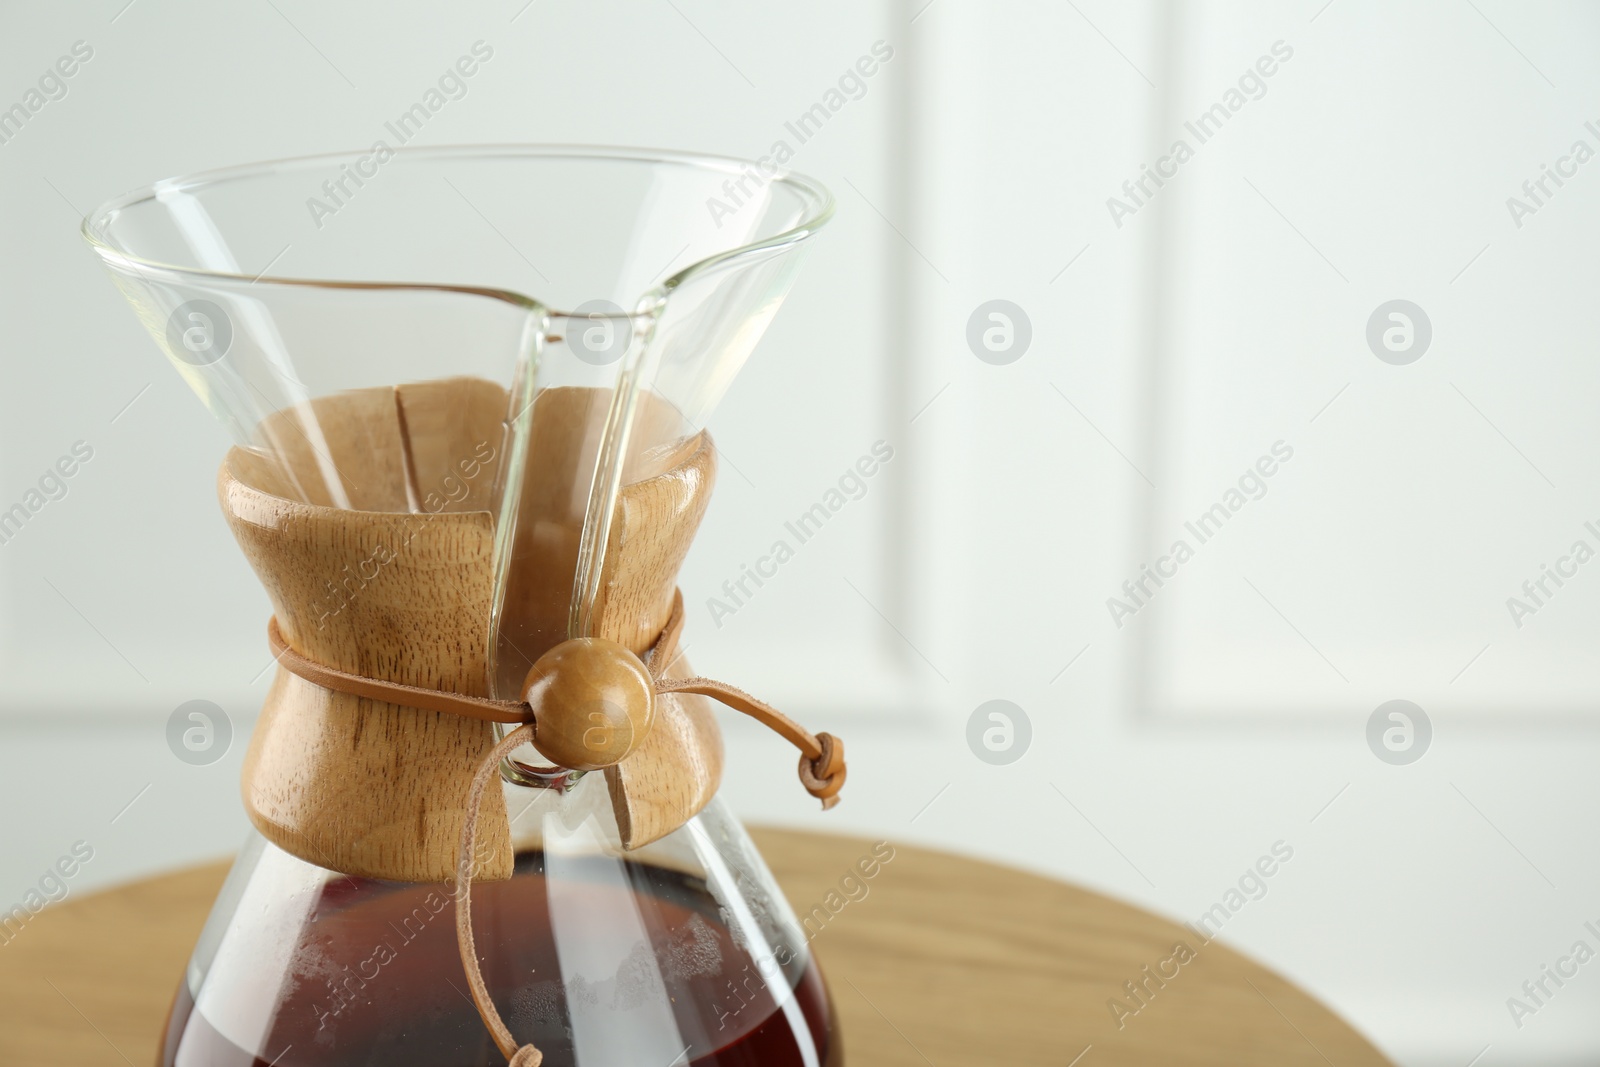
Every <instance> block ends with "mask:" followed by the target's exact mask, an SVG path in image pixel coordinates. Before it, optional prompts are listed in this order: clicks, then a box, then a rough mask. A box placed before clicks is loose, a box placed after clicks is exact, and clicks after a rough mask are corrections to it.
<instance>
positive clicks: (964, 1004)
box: [0, 830, 1388, 1067]
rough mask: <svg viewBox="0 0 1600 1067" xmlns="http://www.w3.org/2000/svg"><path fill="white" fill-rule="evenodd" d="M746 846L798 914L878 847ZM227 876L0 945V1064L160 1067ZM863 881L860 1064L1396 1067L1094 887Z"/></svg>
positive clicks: (120, 896)
mask: <svg viewBox="0 0 1600 1067" xmlns="http://www.w3.org/2000/svg"><path fill="white" fill-rule="evenodd" d="M754 836H755V838H756V841H757V843H758V844H759V845H760V846H761V849H762V851H763V852H764V853H765V855H766V857H767V860H768V862H769V863H770V864H771V866H772V869H773V871H774V872H775V873H776V874H777V876H778V881H779V882H781V883H782V885H783V888H784V891H785V892H786V893H787V894H788V896H789V899H790V901H792V902H793V903H794V904H795V910H796V911H797V912H800V913H802V914H803V913H805V912H807V911H809V910H810V908H811V905H812V904H814V903H821V902H823V901H824V900H825V898H826V897H827V894H828V893H829V891H830V890H833V889H836V888H837V886H838V882H839V879H840V878H841V877H843V876H844V875H845V873H846V872H847V871H848V870H849V869H850V868H851V867H852V865H854V863H855V862H856V860H857V859H858V858H860V857H861V856H863V855H865V854H866V853H867V852H868V851H869V849H870V847H871V846H870V845H869V844H868V843H867V842H864V841H858V840H853V839H851V838H844V837H830V836H821V835H816V834H802V833H791V832H784V831H776V830H758V831H756V832H755V834H754ZM225 869H226V867H225V865H216V866H207V867H199V868H195V869H193V870H187V871H181V872H178V873H176V874H170V875H164V876H162V877H159V878H152V879H149V880H147V881H143V882H136V883H134V884H132V885H127V886H123V887H121V888H119V889H113V890H110V891H107V892H102V893H98V894H93V895H89V896H86V897H83V898H82V899H72V900H68V901H67V902H66V903H63V904H61V905H59V906H56V907H54V908H51V909H49V910H48V911H46V912H43V913H41V914H40V915H39V916H38V917H37V918H35V919H34V920H33V921H32V922H31V923H29V924H28V925H27V926H26V927H24V928H23V929H22V931H21V933H20V935H19V936H18V937H17V938H16V939H15V940H14V941H13V942H12V943H10V944H8V945H4V946H0V1004H3V1005H4V1006H5V1007H4V1011H3V1019H4V1021H3V1023H0V1064H8V1065H10V1064H16V1065H19V1067H20V1065H28V1067H35V1065H37V1067H46V1065H48V1067H74V1065H77V1064H85V1065H87V1064H96V1065H100V1064H122V1063H124V1062H126V1063H128V1064H131V1065H133V1067H145V1065H147V1064H153V1063H154V1062H155V1054H156V1041H157V1037H158V1034H159V1032H160V1029H161V1024H162V1021H163V1017H164V1015H165V1014H166V1010H167V1006H168V1003H169V1002H170V1000H171V998H172V992H173V989H174V988H175V987H176V983H177V981H178V978H179V976H180V975H181V974H182V973H183V968H184V964H185V962H186V961H187V958H188V954H189V949H190V947H191V946H192V945H193V943H194V940H195V937H196V935H197V934H198V933H199V930H200V924H201V922H202V921H203V920H204V919H205V916H206V912H207V910H208V909H209V907H210V905H211V901H212V898H213V897H214V896H215V895H216V892H217V888H218V886H219V885H220V883H221V881H222V876H223V873H224V871H225ZM868 886H869V892H868V895H867V896H866V897H865V898H863V899H859V900H856V901H853V902H851V903H849V904H847V905H846V906H845V907H844V908H843V909H842V910H841V911H840V912H839V913H838V915H837V916H836V917H834V918H833V919H832V920H831V921H830V922H829V923H828V924H827V925H826V926H825V927H824V928H822V930H821V931H820V933H818V934H817V936H816V939H815V940H814V941H813V942H812V944H813V947H814V948H815V950H816V952H817V955H818V957H819V958H820V959H821V961H822V965H823V968H824V970H825V971H826V973H827V976H828V980H829V983H830V985H831V986H832V988H833V996H834V1001H835V1003H836V1004H837V1006H838V1008H839V1014H840V1016H841V1026H842V1028H843V1033H844V1044H845V1052H846V1058H847V1060H848V1062H849V1063H850V1064H851V1065H852V1067H901V1065H904V1067H926V1065H940V1067H953V1065H957V1064H962V1065H966V1064H982V1065H984V1067H1011V1065H1024V1064H1026V1065H1030V1067H1033V1065H1041V1067H1042V1065H1052V1067H1068V1065H1069V1064H1070V1065H1077V1067H1109V1065H1113V1064H1160V1065H1182V1067H1188V1065H1201V1064H1208V1065H1216V1067H1251V1065H1255V1064H1260V1065H1263V1067H1269V1065H1270V1067H1290V1065H1294V1064H1307V1065H1318V1067H1327V1065H1329V1064H1337V1065H1338V1067H1356V1065H1358V1064H1386V1063H1388V1061H1387V1060H1386V1059H1384V1057H1383V1056H1382V1055H1381V1054H1379V1053H1378V1051H1377V1050H1376V1049H1374V1048H1373V1047H1372V1046H1371V1045H1370V1044H1368V1043H1367V1042H1366V1041H1365V1040H1364V1039H1363V1038H1362V1037H1361V1036H1360V1035H1359V1034H1357V1033H1356V1032H1355V1031H1354V1030H1353V1029H1351V1028H1350V1027H1349V1026H1348V1025H1347V1024H1346V1023H1344V1022H1343V1021H1341V1020H1340V1019H1339V1018H1338V1017H1337V1016H1336V1015H1334V1014H1333V1013H1332V1012H1330V1011H1329V1010H1328V1009H1327V1008H1325V1007H1323V1006H1322V1005H1320V1004H1318V1003H1317V1002H1316V1001H1315V1000H1313V999H1312V998H1311V997H1309V996H1307V995H1306V994H1305V993H1302V992H1301V991H1300V990H1299V989H1297V988H1295V987H1294V986H1293V985H1291V984H1290V983H1289V982H1287V981H1285V980H1284V979H1282V978H1280V977H1278V976H1277V975H1275V974H1273V973H1272V972H1271V971H1268V970H1267V969H1265V968H1264V967H1261V966H1260V965H1258V964H1255V963H1252V962H1251V961H1249V960H1247V959H1245V958H1244V957H1243V956H1240V955H1239V954H1238V953H1236V952H1232V951H1230V950H1228V949H1226V948H1224V947H1222V945H1220V944H1216V943H1212V944H1208V945H1202V944H1201V943H1200V942H1199V940H1198V939H1197V938H1196V937H1195V935H1194V934H1193V933H1192V932H1191V931H1188V930H1185V929H1184V928H1182V927H1180V926H1176V925H1174V924H1172V923H1169V922H1167V921H1166V920H1163V919H1158V918H1156V917H1154V916H1152V915H1149V914H1147V913H1145V912H1142V911H1140V910H1138V909H1137V908H1133V907H1130V906H1128V905H1126V904H1120V903H1118V902H1116V901H1114V900H1111V899H1108V898H1106V897H1103V896H1100V895H1098V894H1095V893H1090V892H1087V891H1085V890H1083V889H1078V888H1076V887H1074V886H1070V885H1064V884H1062V883H1060V882H1054V881H1050V880H1048V879H1045V878H1039V877H1035V876H1033V875H1028V874H1022V873H1020V872H1017V871H1013V870H1007V869H1005V868H1002V867H996V866H992V865H990V864H986V863H978V862H974V861H972V860H966V859H960V858H958V857H955V856H950V855H945V854H942V853H937V852H930V851H925V850H922V849H916V848H907V847H899V848H897V853H896V856H895V858H894V859H893V861H892V862H890V863H889V864H888V865H887V866H885V867H883V869H882V870H881V871H880V872H879V874H878V875H877V877H876V878H874V879H873V880H872V881H871V882H870V883H868ZM858 895H859V894H858ZM835 899H836V900H837V899H838V898H835ZM1179 941H1182V942H1184V943H1186V944H1187V945H1188V946H1189V947H1190V948H1192V949H1195V950H1197V951H1196V953H1195V956H1194V958H1193V959H1192V960H1190V961H1189V962H1187V963H1184V964H1182V965H1181V966H1179V967H1178V969H1177V974H1176V976H1175V977H1172V978H1171V979H1169V980H1167V981H1166V982H1165V985H1164V986H1162V987H1159V988H1158V987H1157V986H1156V985H1155V983H1154V982H1151V983H1149V985H1148V986H1147V987H1146V988H1147V989H1153V990H1155V992H1154V993H1153V994H1152V995H1149V996H1148V997H1147V1001H1146V1003H1145V1004H1144V1005H1143V1007H1141V1008H1140V1010H1139V1011H1138V1013H1137V1014H1134V1015H1129V1016H1126V1017H1124V1018H1123V1019H1122V1020H1121V1021H1122V1026H1121V1028H1119V1027H1118V1025H1117V1023H1116V1022H1115V1021H1113V1016H1112V1012H1111V1010H1110V1009H1109V1008H1108V1006H1107V1002H1108V1001H1109V1000H1110V999H1111V998H1113V997H1118V998H1120V999H1121V1000H1122V1002H1123V1003H1124V1004H1125V1005H1127V1006H1128V1007H1134V1006H1137V1005H1136V1004H1135V1002H1134V1001H1132V1000H1131V999H1130V998H1129V997H1128V994H1127V991H1126V989H1125V988H1124V985H1123V983H1125V982H1128V981H1130V980H1132V981H1138V980H1140V979H1142V978H1143V973H1142V969H1143V968H1144V967H1145V966H1146V965H1148V966H1150V967H1151V969H1152V970H1155V969H1156V968H1157V967H1158V965H1160V964H1161V962H1162V961H1163V960H1167V959H1169V958H1170V957H1171V956H1172V954H1173V946H1174V944H1175V943H1176V942H1179ZM1174 966H1175V964H1173V963H1168V964H1166V966H1165V969H1166V971H1167V972H1168V973H1171V971H1172V968H1173V967H1174ZM1075 1057H1076V1058H1075Z"/></svg>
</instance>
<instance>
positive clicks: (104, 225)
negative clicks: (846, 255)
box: [79, 142, 835, 317]
mask: <svg viewBox="0 0 1600 1067" xmlns="http://www.w3.org/2000/svg"><path fill="white" fill-rule="evenodd" d="M372 151H373V149H372V147H370V146H369V147H367V148H362V149H347V150H344V151H338V152H319V153H313V154H310V155H301V156H285V157H282V158H278V159H269V160H261V161H259V162H255V163H240V164H234V165H232V166H227V167H215V168H211V169H207V170H199V171H192V172H190V173H188V174H182V175H177V176H175V177H171V178H162V179H160V180H159V181H155V182H152V183H150V184H149V185H144V186H140V187H138V188H136V189H133V190H131V191H129V192H126V193H123V194H121V195H120V196H115V197H112V198H111V199H110V200H107V201H105V202H103V203H101V204H100V205H99V206H98V207H96V208H95V209H94V210H93V211H91V212H90V213H89V214H87V215H85V216H84V218H83V223H82V225H81V226H80V227H79V233H80V234H81V235H82V237H83V239H84V240H85V241H86V242H88V244H89V245H90V246H91V247H92V248H93V249H94V250H95V252H96V253H98V254H99V255H100V257H101V258H102V259H103V260H105V261H106V262H107V263H108V264H111V265H115V266H120V267H124V268H126V269H128V270H130V271H132V272H133V273H135V274H144V273H147V272H149V273H156V274H162V275H172V276H176V277H178V278H180V279H195V280H204V281H212V282H218V281H222V282H245V283H248V284H251V285H287V286H305V287H312V288H324V289H425V290H436V291H446V292H460V293H472V294H476V295H479V296H491V297H497V298H499V299H503V300H508V301H510V302H512V303H515V304H519V305H524V306H530V307H540V308H546V305H545V304H544V303H543V302H542V301H540V300H538V299H537V298H535V297H533V296H531V295H529V294H526V293H520V292H516V291H514V290H509V289H500V288H492V287H485V286H480V285H456V284H450V283H445V282H440V283H428V282H398V281H397V282H385V281H379V280H373V281H349V280H343V279H335V278H316V277H290V276H276V275H271V274H268V273H267V272H266V271H263V272H262V273H261V274H258V275H251V274H247V273H244V272H242V271H219V270H207V269H203V268H199V267H190V266H182V265H179V264H175V263H165V262H162V261H160V260H155V259H151V258H149V257H146V256H140V255H137V254H135V253H133V252H129V251H127V250H126V249H123V248H120V247H118V246H117V245H116V244H115V243H113V242H112V240H111V239H110V236H109V232H108V231H109V228H110V224H111V221H112V220H113V219H114V218H115V217H116V215H117V214H118V213H120V212H122V211H125V210H127V209H129V208H131V207H134V206H135V205H138V204H142V203H145V202H147V201H150V200H154V199H156V198H158V197H159V196H160V195H161V194H162V193H163V192H165V191H167V190H169V189H176V188H192V187H200V186H209V185H219V184H222V183H225V182H231V181H238V180H241V179H245V178H252V177H259V176H260V175H263V174H266V173H270V172H272V171H275V170H281V169H307V168H310V167H312V166H315V165H326V164H328V163H332V162H336V161H340V160H351V159H358V158H361V157H364V156H367V155H370V154H371V153H372ZM390 151H391V152H393V153H394V154H395V156H397V157H399V156H406V157H409V158H410V159H412V160H426V159H430V158H432V159H441V158H442V159H450V158H454V159H463V158H494V157H497V156H505V157H513V158H514V157H524V158H526V157H534V158H549V159H573V160H582V159H591V160H614V161H620V162H629V163H665V164H672V165H676V166H684V167H698V168H700V169H702V170H708V171H719V172H722V173H725V174H729V175H732V176H735V177H742V176H744V175H745V174H747V173H749V172H750V171H756V172H758V173H763V172H765V171H767V170H769V169H770V171H771V173H770V176H767V177H766V181H767V182H768V183H769V184H778V185H783V186H786V187H788V188H791V189H793V190H796V191H797V192H798V193H799V194H800V197H801V199H802V201H803V202H804V203H805V205H806V209H807V212H806V216H805V217H804V218H803V219H801V220H800V222H798V223H797V224H796V225H794V226H791V227H790V228H789V229H787V230H784V231H783V232H782V233H778V234H774V235H773V236H771V237H766V238H763V239H762V240H760V241H752V242H749V243H747V244H742V245H736V246H734V247H732V248H727V249H723V250H722V251H720V252H715V253H713V254H711V255H709V256H705V257H703V258H701V259H698V260H696V261H695V262H693V263H690V264H689V265H688V266H686V267H684V268H682V269H680V270H679V271H677V272H676V273H674V274H672V275H671V276H670V277H668V278H667V279H665V280H664V281H662V282H660V283H658V284H657V285H655V286H652V287H651V289H650V290H648V291H647V292H646V293H645V294H643V296H644V297H646V298H647V297H648V296H649V294H650V293H670V292H671V291H672V290H674V289H676V288H677V287H678V286H680V285H682V284H683V283H684V282H686V281H688V280H689V279H690V278H692V277H695V276H697V275H699V274H701V273H704V272H705V271H708V270H711V269H712V268H714V267H717V266H720V265H722V264H725V263H727V262H729V261H730V260H733V259H736V258H740V257H743V256H746V255H751V254H754V253H758V252H763V251H768V250H771V249H776V248H783V247H786V246H789V245H796V244H799V243H801V242H803V241H805V240H806V239H807V238H809V237H810V236H811V235H812V234H814V233H816V232H817V231H818V230H820V229H821V228H822V227H823V226H825V225H827V223H828V222H829V221H830V220H831V219H832V218H833V215H834V207H835V202H834V198H833V194H832V193H831V192H829V191H828V188H827V186H825V185H823V184H822V183H821V182H819V181H817V180H816V179H815V178H810V177H807V176H806V175H804V174H799V173H796V172H794V171H790V170H786V169H784V168H781V167H769V166H764V165H763V164H761V163H760V162H758V161H756V160H750V159H742V158H740V157H737V156H721V155H713V154H709V153H702V152H681V151H676V150H671V149H657V148H630V147H626V146H621V145H585V144H537V143H531V142H525V143H517V142H507V143H476V144H452V145H436V146H424V147H414V146H406V145H402V146H401V147H399V148H391V149H390ZM268 269H269V270H270V269H271V265H270V264H269V265H268ZM546 310H549V311H551V312H552V313H553V314H565V313H564V312H557V311H555V310H554V309H549V308H546ZM627 315H628V313H627V312H624V316H625V317H626V316H627ZM607 317H610V316H607Z"/></svg>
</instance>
